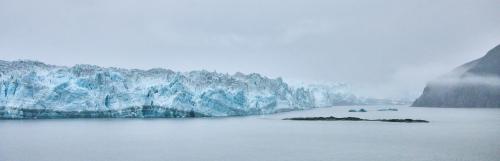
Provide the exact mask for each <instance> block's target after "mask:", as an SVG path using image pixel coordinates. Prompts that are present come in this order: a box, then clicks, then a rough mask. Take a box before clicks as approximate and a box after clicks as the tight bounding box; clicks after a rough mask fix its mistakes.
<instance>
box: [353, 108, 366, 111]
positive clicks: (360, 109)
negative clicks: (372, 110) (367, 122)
mask: <svg viewBox="0 0 500 161" xmlns="http://www.w3.org/2000/svg"><path fill="white" fill-rule="evenodd" d="M349 112H368V111H366V110H365V109H364V108H362V109H359V110H355V109H350V110H349Z"/></svg>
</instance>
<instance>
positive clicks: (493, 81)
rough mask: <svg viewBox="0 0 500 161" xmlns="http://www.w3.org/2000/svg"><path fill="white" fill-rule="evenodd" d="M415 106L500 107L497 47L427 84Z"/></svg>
mask: <svg viewBox="0 0 500 161" xmlns="http://www.w3.org/2000/svg"><path fill="white" fill-rule="evenodd" d="M412 106H415V107H500V45H498V46H497V47H495V48H493V49H492V50H490V51H489V52H488V53H487V54H486V55H485V56H484V57H482V58H480V59H477V60H474V61H472V62H469V63H466V64H464V65H462V66H460V67H458V68H456V69H455V70H453V71H452V72H450V73H448V74H445V75H443V76H441V77H439V78H437V79H436V80H433V81H431V82H429V83H428V84H427V86H426V87H425V89H424V92H423V94H422V95H421V96H420V98H418V99H417V100H416V101H415V102H414V103H413V105H412Z"/></svg>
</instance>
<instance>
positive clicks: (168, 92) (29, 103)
mask: <svg viewBox="0 0 500 161" xmlns="http://www.w3.org/2000/svg"><path fill="white" fill-rule="evenodd" d="M344 90H345V88H342V86H339V85H335V86H321V85H311V86H304V87H291V86H289V85H288V84H287V83H285V82H284V81H283V80H282V79H281V78H276V79H270V78H267V77H264V76H261V75H259V74H255V73H253V74H248V75H247V74H242V73H236V74H234V75H229V74H221V73H216V72H208V71H204V70H203V71H191V72H185V73H181V72H174V71H171V70H167V69H150V70H139V69H130V70H129V69H121V68H103V67H99V66H94V65H75V66H73V67H64V66H54V65H47V64H44V63H41V62H36V61H12V62H8V61H0V93H1V95H0V106H1V108H0V111H2V113H0V116H2V117H4V118H16V117H23V115H30V117H37V115H39V116H42V114H40V113H43V112H44V111H45V112H46V111H52V112H51V113H49V114H46V115H47V116H46V117H51V116H56V115H62V114H61V113H62V112H68V111H75V112H82V111H84V112H88V111H105V112H107V113H104V114H102V115H99V116H119V117H141V112H142V116H144V113H146V112H148V110H149V111H154V112H153V114H151V115H152V117H169V116H174V117H176V115H180V116H186V115H190V114H191V113H194V112H196V114H199V115H203V116H235V115H250V114H268V113H274V112H280V111H287V110H296V109H308V108H313V107H319V106H331V105H344V104H357V103H360V102H357V101H358V100H357V98H356V97H355V96H354V95H353V94H351V93H349V92H347V91H344ZM2 109H3V110H2ZM54 111H56V112H54ZM28 112H29V114H28ZM57 112H59V113H57ZM136 112H137V113H136ZM124 113H125V114H124ZM167 113H168V114H167ZM172 113H174V114H172ZM181 114H182V115H181ZM94 116H96V115H94V114H89V117H94ZM72 117H73V116H72ZM96 117H97V116H96Z"/></svg>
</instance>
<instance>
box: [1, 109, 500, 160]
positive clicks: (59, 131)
mask: <svg viewBox="0 0 500 161" xmlns="http://www.w3.org/2000/svg"><path fill="white" fill-rule="evenodd" d="M351 108H354V107H333V108H320V109H314V110H308V111H297V112H290V113H283V114H276V115H267V116H251V117H235V118H217V119H214V118H211V119H207V118H203V119H152V120H143V119H120V120H114V119H111V120H88V119H76V120H25V121H0V161H70V160H75V161H89V160H92V161H128V160H131V161H368V160H370V161H402V160H404V161H500V109H457V108H411V107H397V108H399V111H398V112H389V111H388V112H378V111H375V110H376V109H377V107H368V108H365V109H368V110H369V112H367V113H348V112H347V110H348V109H351ZM329 115H335V116H355V117H362V118H373V119H375V118H415V119H425V120H429V121H431V123H428V124H418V123H415V124H407V123H387V122H322V121H311V122H304V121H284V120H281V119H282V118H285V117H298V116H329Z"/></svg>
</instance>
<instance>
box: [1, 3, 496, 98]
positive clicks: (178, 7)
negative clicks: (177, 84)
mask: <svg viewBox="0 0 500 161" xmlns="http://www.w3.org/2000/svg"><path fill="white" fill-rule="evenodd" d="M499 8H500V0H405V1H401V0H369V1H368V0H286V1H285V0H281V1H278V0H175V1H174V0H86V1H76V0H74V1H70V0H44V1H40V0H0V59H3V60H17V59H33V60H39V61H43V62H46V63H49V64H56V65H68V66H71V65H74V64H96V65H100V66H105V67H110V66H116V67H124V68H140V69H148V68H153V67H162V68H168V69H172V70H177V71H188V70H199V69H206V70H209V71H213V70H216V71H218V72H228V73H234V72H236V71H241V72H244V73H250V72H256V73H261V74H264V75H266V76H269V77H278V76H281V77H283V78H284V79H285V80H291V81H295V82H297V81H305V82H346V83H350V84H352V85H353V86H354V88H355V89H356V90H357V91H358V92H361V93H363V94H366V95H369V96H376V97H402V96H405V94H406V93H407V92H410V93H412V92H413V93H417V94H418V93H420V91H421V90H422V88H423V85H425V83H426V81H428V80H430V79H432V78H433V77H436V76H437V75H439V74H442V73H444V72H447V71H449V70H451V69H452V68H454V67H456V66H458V65H461V64H463V63H465V62H467V61H471V60H473V59H476V58H479V57H481V56H482V55H484V54H485V53H486V52H487V51H488V50H489V49H491V48H493V47H494V46H496V45H497V44H500V9H499Z"/></svg>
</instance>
